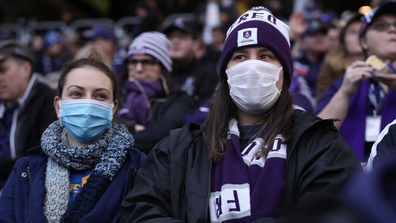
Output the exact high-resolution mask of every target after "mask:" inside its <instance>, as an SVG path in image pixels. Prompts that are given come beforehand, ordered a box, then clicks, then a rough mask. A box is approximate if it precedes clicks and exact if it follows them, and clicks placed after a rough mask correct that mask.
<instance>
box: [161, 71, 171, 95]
mask: <svg viewBox="0 0 396 223" xmlns="http://www.w3.org/2000/svg"><path fill="white" fill-rule="evenodd" d="M160 78H161V83H162V87H163V88H164V90H165V93H166V97H168V96H169V88H168V85H167V84H166V78H165V76H164V75H163V74H161V76H160Z"/></svg>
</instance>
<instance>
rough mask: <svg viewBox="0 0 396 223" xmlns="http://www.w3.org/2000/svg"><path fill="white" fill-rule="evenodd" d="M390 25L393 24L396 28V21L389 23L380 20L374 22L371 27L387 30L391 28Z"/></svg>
mask: <svg viewBox="0 0 396 223" xmlns="http://www.w3.org/2000/svg"><path fill="white" fill-rule="evenodd" d="M390 26H393V27H395V28H396V22H395V23H387V22H385V21H378V22H373V24H372V25H371V27H373V29H375V30H377V31H386V30H388V29H389V27H390Z"/></svg>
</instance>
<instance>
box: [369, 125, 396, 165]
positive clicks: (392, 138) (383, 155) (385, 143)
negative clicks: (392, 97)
mask: <svg viewBox="0 0 396 223" xmlns="http://www.w3.org/2000/svg"><path fill="white" fill-rule="evenodd" d="M389 157H396V120H394V121H393V122H391V123H390V124H388V125H387V126H386V127H385V128H384V129H383V130H382V132H381V133H380V135H379V136H378V138H377V141H376V142H375V143H374V145H373V147H372V148H371V153H370V157H369V160H368V162H367V171H368V172H371V171H372V170H373V168H375V166H377V165H378V164H380V163H384V162H386V161H388V160H389Z"/></svg>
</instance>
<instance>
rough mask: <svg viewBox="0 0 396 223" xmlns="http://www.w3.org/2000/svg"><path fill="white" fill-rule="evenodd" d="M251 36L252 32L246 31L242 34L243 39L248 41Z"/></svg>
mask: <svg viewBox="0 0 396 223" xmlns="http://www.w3.org/2000/svg"><path fill="white" fill-rule="evenodd" d="M251 36H252V31H246V32H244V33H243V37H244V38H246V39H248V38H249V37H251Z"/></svg>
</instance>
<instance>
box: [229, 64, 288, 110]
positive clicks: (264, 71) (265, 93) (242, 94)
mask: <svg viewBox="0 0 396 223" xmlns="http://www.w3.org/2000/svg"><path fill="white" fill-rule="evenodd" d="M282 69H283V68H282V67H280V68H279V67H277V66H275V65H273V64H270V63H267V62H264V61H259V60H247V61H244V62H242V63H239V64H237V65H235V66H233V67H231V68H230V69H227V70H226V74H227V77H228V80H227V82H228V84H229V85H230V87H231V88H230V96H231V98H232V100H233V101H234V103H235V104H236V105H237V106H238V108H239V109H241V110H242V111H244V112H246V113H248V114H252V115H258V114H261V113H263V112H265V111H267V110H269V109H270V108H271V107H272V106H273V105H274V104H275V102H276V101H277V100H278V98H279V96H280V94H281V92H280V90H278V88H277V87H276V84H277V83H278V81H279V73H280V72H281V70H282Z"/></svg>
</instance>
